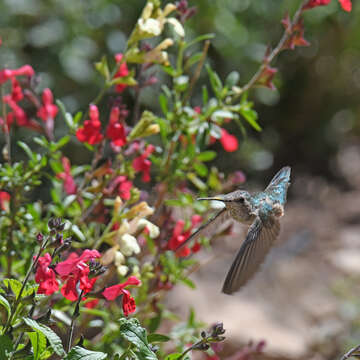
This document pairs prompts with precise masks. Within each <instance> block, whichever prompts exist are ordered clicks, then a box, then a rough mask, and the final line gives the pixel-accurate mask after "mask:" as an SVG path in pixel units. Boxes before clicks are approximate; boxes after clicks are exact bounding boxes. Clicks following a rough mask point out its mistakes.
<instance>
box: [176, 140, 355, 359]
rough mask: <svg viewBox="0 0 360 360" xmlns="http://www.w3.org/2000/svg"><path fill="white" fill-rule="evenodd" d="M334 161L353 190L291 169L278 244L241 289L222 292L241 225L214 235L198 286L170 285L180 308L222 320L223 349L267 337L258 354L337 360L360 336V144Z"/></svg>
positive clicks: (198, 275)
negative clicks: (195, 287) (263, 348)
mask: <svg viewBox="0 0 360 360" xmlns="http://www.w3.org/2000/svg"><path fill="white" fill-rule="evenodd" d="M345 160H346V161H345ZM347 160H350V162H349V161H347ZM343 164H345V165H343ZM346 164H350V165H349V166H347V165H346ZM335 166H336V169H337V171H339V172H340V173H341V174H342V175H343V177H344V178H346V180H347V182H348V184H349V188H351V190H348V191H341V190H339V187H336V186H334V185H330V184H329V182H328V181H327V180H326V179H322V178H314V177H312V176H311V174H310V175H302V174H297V173H296V172H294V171H293V173H292V185H291V188H290V193H289V201H288V203H287V205H286V212H285V216H284V218H283V219H282V221H281V225H282V231H281V235H280V237H279V239H278V242H277V245H276V247H274V248H273V250H272V251H271V253H270V254H269V256H268V257H267V260H266V262H265V263H264V264H263V266H262V270H261V271H260V272H258V273H257V274H256V276H255V277H254V278H253V280H252V281H251V282H250V283H249V284H248V285H247V286H246V287H245V288H244V289H242V290H241V291H240V292H239V293H237V294H235V295H233V296H228V295H224V294H222V293H220V289H221V286H222V282H223V280H224V277H225V275H226V272H227V270H228V268H229V266H230V264H231V262H232V259H233V257H234V256H235V253H236V252H237V250H238V248H239V246H240V244H241V242H242V241H243V239H244V237H245V234H246V231H247V228H246V227H244V226H242V225H239V224H236V225H235V226H234V228H233V234H232V235H230V236H227V237H226V238H225V237H222V238H218V239H217V240H216V241H215V243H214V244H213V252H202V253H201V255H199V260H200V262H201V264H202V266H201V267H200V269H199V271H198V272H196V273H195V274H193V275H192V279H193V280H194V282H195V283H196V285H197V289H196V290H191V289H189V288H187V287H185V286H178V287H177V289H176V291H174V292H172V294H171V298H170V299H169V304H172V305H171V306H172V307H173V309H176V311H177V312H183V313H184V315H185V314H186V311H187V310H188V308H189V306H192V307H194V309H195V310H196V314H197V317H198V318H199V319H201V320H204V321H206V322H207V323H212V322H216V321H222V322H223V323H224V328H225V329H226V335H227V342H226V346H225V350H224V356H225V355H226V354H231V353H232V352H234V351H235V349H239V348H240V347H241V346H242V345H243V344H246V343H248V341H250V340H253V341H255V342H256V341H259V340H262V339H263V340H265V341H266V347H265V350H264V353H265V357H260V358H268V359H314V360H315V359H316V360H321V359H337V358H339V356H340V357H341V354H343V353H344V352H345V350H346V349H347V348H348V347H350V345H355V344H356V343H357V340H358V343H360V334H358V335H359V336H358V338H357V337H356V331H357V332H359V324H358V326H356V325H357V324H356V323H357V322H359V320H358V319H359V318H360V317H359V316H360V304H359V300H357V296H356V295H357V294H358V293H359V292H358V290H359V289H358V287H359V286H358V280H359V276H360V148H359V147H356V146H349V147H347V148H345V149H343V150H342V151H341V152H340V153H339V155H338V158H337V160H336V163H335Z"/></svg>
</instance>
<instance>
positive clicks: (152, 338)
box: [147, 334, 171, 343]
mask: <svg viewBox="0 0 360 360" xmlns="http://www.w3.org/2000/svg"><path fill="white" fill-rule="evenodd" d="M147 339H148V342H149V343H153V342H167V341H170V340H171V338H169V337H168V336H166V335H162V334H150V335H148V337H147Z"/></svg>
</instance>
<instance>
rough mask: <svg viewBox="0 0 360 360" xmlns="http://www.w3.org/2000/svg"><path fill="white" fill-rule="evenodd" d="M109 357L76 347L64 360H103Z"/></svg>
mask: <svg viewBox="0 0 360 360" xmlns="http://www.w3.org/2000/svg"><path fill="white" fill-rule="evenodd" d="M107 357H108V355H107V354H105V353H103V352H100V351H90V350H87V349H84V348H82V347H80V346H74V347H73V348H72V349H71V351H70V352H69V353H68V354H67V355H66V357H65V358H64V360H103V359H106V358H107Z"/></svg>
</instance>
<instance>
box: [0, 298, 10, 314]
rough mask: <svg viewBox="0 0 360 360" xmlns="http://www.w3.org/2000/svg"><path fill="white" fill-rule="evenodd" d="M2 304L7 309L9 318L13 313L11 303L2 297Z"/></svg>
mask: <svg viewBox="0 0 360 360" xmlns="http://www.w3.org/2000/svg"><path fill="white" fill-rule="evenodd" d="M0 304H1V305H3V306H4V307H5V308H6V311H7V313H8V317H9V316H10V313H11V307H10V304H9V302H8V301H7V300H6V299H5V298H4V297H3V296H1V295H0Z"/></svg>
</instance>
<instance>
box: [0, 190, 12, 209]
mask: <svg viewBox="0 0 360 360" xmlns="http://www.w3.org/2000/svg"><path fill="white" fill-rule="evenodd" d="M0 209H1V210H3V211H9V210H10V194H9V193H7V192H6V191H0Z"/></svg>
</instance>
